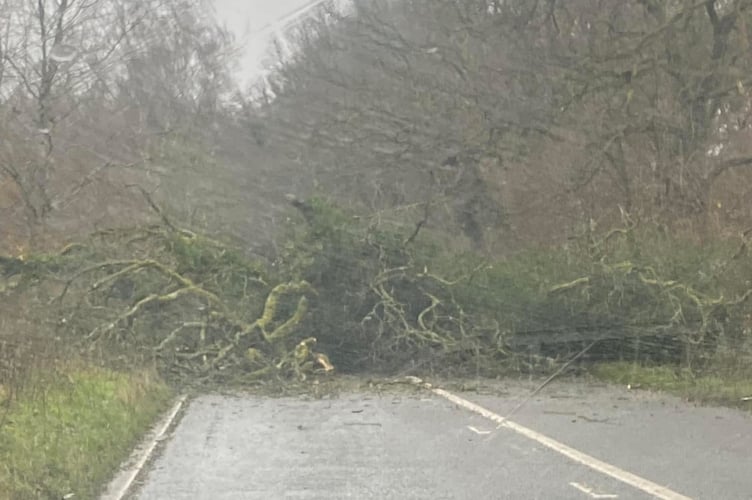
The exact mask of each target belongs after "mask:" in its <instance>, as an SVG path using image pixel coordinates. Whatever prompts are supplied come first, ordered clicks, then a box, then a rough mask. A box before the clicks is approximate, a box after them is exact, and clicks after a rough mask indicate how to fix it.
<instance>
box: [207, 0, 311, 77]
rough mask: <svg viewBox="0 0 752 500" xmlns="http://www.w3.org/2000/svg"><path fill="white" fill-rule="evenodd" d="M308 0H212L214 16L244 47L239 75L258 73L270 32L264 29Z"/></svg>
mask: <svg viewBox="0 0 752 500" xmlns="http://www.w3.org/2000/svg"><path fill="white" fill-rule="evenodd" d="M310 2H311V0H214V3H215V6H216V9H217V17H219V20H220V22H221V23H224V24H225V25H226V26H227V27H228V28H229V29H230V30H232V32H233V33H235V36H236V37H237V41H238V45H239V46H240V47H241V48H243V49H244V53H243V57H242V60H241V69H240V74H239V76H240V78H241V80H242V81H244V82H247V81H248V80H249V79H250V78H251V77H252V76H254V75H258V74H259V72H260V71H261V69H262V66H261V63H262V61H263V58H264V56H265V55H266V51H267V44H268V43H269V40H270V38H269V36H270V35H271V33H270V32H269V31H268V30H265V28H268V26H269V25H270V24H272V23H274V22H275V21H277V20H278V19H280V18H282V17H284V15H285V14H287V13H289V12H292V11H294V10H295V9H296V8H299V7H301V6H303V5H305V4H308V3H310Z"/></svg>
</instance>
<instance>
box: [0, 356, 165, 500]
mask: <svg viewBox="0 0 752 500" xmlns="http://www.w3.org/2000/svg"><path fill="white" fill-rule="evenodd" d="M0 397H2V396H0ZM169 399H170V391H169V389H168V388H167V387H166V386H165V385H164V384H163V383H162V382H161V381H159V379H158V378H157V377H156V376H155V375H154V374H153V373H151V372H149V371H140V372H133V373H118V372H114V371H110V370H104V369H98V368H82V367H75V368H66V369H62V370H55V371H54V372H49V373H37V374H35V375H34V380H33V381H32V383H30V384H27V385H26V389H25V390H24V391H23V392H21V393H19V394H17V395H16V397H15V398H14V399H13V400H12V401H10V400H9V401H5V402H3V404H2V407H1V408H0V412H1V413H0V464H1V465H0V498H13V499H19V500H23V499H41V498H63V497H64V496H65V495H68V494H74V495H75V496H74V497H73V498H76V499H85V498H96V496H97V494H98V493H99V489H100V488H101V487H102V484H104V483H105V482H106V481H107V480H108V479H109V477H110V476H111V474H112V473H113V471H114V470H115V469H116V468H117V466H118V465H119V464H120V462H121V461H122V460H123V459H124V458H125V457H126V456H127V455H128V453H130V451H131V449H132V447H133V445H134V444H135V442H136V441H137V440H138V439H139V438H140V437H141V435H142V434H143V432H144V431H145V430H146V429H147V428H148V427H149V426H150V425H151V424H152V422H153V421H154V420H155V418H156V417H157V415H158V414H159V413H160V412H161V411H162V410H163V409H165V408H166V406H167V404H168V402H169Z"/></svg>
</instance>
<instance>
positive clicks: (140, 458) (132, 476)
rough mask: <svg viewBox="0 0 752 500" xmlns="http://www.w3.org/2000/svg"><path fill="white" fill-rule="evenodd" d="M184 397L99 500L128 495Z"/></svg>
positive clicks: (117, 498)
mask: <svg viewBox="0 0 752 500" xmlns="http://www.w3.org/2000/svg"><path fill="white" fill-rule="evenodd" d="M186 397H187V396H181V397H180V398H178V400H177V401H176V402H175V404H174V405H173V406H172V408H171V409H170V411H169V412H168V413H167V415H165V417H164V418H163V419H162V420H161V421H160V422H159V423H158V424H157V426H156V429H155V430H154V431H152V432H151V433H150V434H149V437H148V441H147V442H146V443H144V444H143V445H141V446H139V447H138V448H136V450H135V451H134V456H131V459H130V460H129V462H130V463H133V465H131V466H129V467H128V468H127V469H125V470H124V471H122V472H121V473H120V474H118V476H117V477H116V478H115V479H114V480H113V482H111V483H110V485H109V487H108V488H107V491H106V492H105V493H104V495H102V497H101V499H100V500H122V499H123V498H124V497H125V495H126V494H128V491H129V490H130V489H131V487H132V486H133V482H134V481H135V480H136V477H137V476H138V475H139V473H140V472H141V471H142V470H143V468H144V466H145V465H146V462H148V461H149V458H150V457H151V454H152V453H154V449H155V448H156V447H157V444H159V442H160V441H162V440H163V439H164V438H165V437H166V434H167V430H168V429H169V428H170V426H171V425H172V422H173V421H174V420H175V417H177V415H178V412H179V411H180V408H181V407H182V406H183V403H184V402H185V399H186Z"/></svg>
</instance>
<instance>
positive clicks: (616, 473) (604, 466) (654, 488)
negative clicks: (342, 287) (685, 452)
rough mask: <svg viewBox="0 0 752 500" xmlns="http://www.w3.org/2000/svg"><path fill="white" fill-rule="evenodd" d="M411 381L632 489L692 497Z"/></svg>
mask: <svg viewBox="0 0 752 500" xmlns="http://www.w3.org/2000/svg"><path fill="white" fill-rule="evenodd" d="M418 380H419V379H418ZM412 382H413V383H420V385H422V386H423V387H425V388H426V389H428V390H430V391H432V392H433V393H434V394H436V395H438V396H441V397H443V398H446V399H448V400H449V401H451V402H452V403H454V404H456V405H458V406H460V407H462V408H465V409H466V410H470V411H472V412H474V413H477V414H479V415H481V416H483V417H485V418H487V419H489V420H491V421H493V422H496V423H497V424H499V427H505V428H507V429H509V430H512V431H514V432H516V433H517V434H520V435H522V436H525V437H526V438H529V439H532V440H533V441H536V442H538V443H540V444H542V445H543V446H545V447H547V448H549V449H551V450H554V451H555V452H557V453H560V454H561V455H564V456H565V457H567V458H569V459H571V460H574V461H575V462H577V463H580V464H582V465H584V466H586V467H589V468H591V469H593V470H595V471H597V472H600V473H601V474H604V475H606V476H609V477H612V478H614V479H616V480H618V481H621V482H622V483H625V484H628V485H630V486H632V487H633V488H636V489H638V490H641V491H644V492H645V493H647V494H649V495H652V496H654V497H655V498H659V499H661V500H691V499H690V497H687V496H684V495H682V494H681V493H677V492H676V491H673V490H671V489H669V488H666V487H665V486H661V485H659V484H656V483H654V482H652V481H650V480H648V479H645V478H643V477H640V476H638V475H636V474H632V473H631V472H628V471H625V470H623V469H620V468H619V467H616V466H615V465H611V464H609V463H607V462H604V461H602V460H598V459H597V458H595V457H592V456H590V455H588V454H587V453H583V452H581V451H579V450H576V449H574V448H572V447H570V446H567V445H565V444H564V443H560V442H559V441H556V440H555V439H552V438H550V437H548V436H546V435H543V434H541V433H540V432H537V431H534V430H532V429H528V428H527V427H525V426H523V425H520V424H518V423H516V422H513V421H511V420H508V419H506V418H504V417H502V416H501V415H497V414H496V413H494V412H492V411H490V410H487V409H486V408H483V407H482V406H480V405H477V404H475V403H473V402H471V401H468V400H466V399H463V398H461V397H459V396H457V395H455V394H452V393H451V392H449V391H445V390H444V389H439V388H435V387H433V386H431V384H425V383H423V382H422V381H420V382H417V381H412Z"/></svg>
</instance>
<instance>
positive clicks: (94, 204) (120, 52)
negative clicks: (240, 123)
mask: <svg viewBox="0 0 752 500" xmlns="http://www.w3.org/2000/svg"><path fill="white" fill-rule="evenodd" d="M5 3H6V6H5V7H4V8H3V11H4V12H8V13H9V16H8V19H9V22H8V24H7V26H6V32H5V33H4V37H3V44H2V56H3V57H2V61H3V65H2V67H3V68H4V71H3V72H2V73H0V74H2V75H3V78H4V79H3V80H2V82H1V84H0V99H1V100H0V108H2V111H3V113H4V116H5V117H7V118H8V119H7V120H4V121H3V124H2V128H3V131H2V132H3V137H4V138H5V143H4V144H3V147H1V148H0V182H2V183H4V184H5V185H8V184H10V185H11V186H12V188H13V189H12V190H13V191H14V195H15V198H14V199H16V200H17V203H14V202H11V203H9V205H10V206H8V207H7V212H6V213H7V214H8V215H13V214H14V213H15V214H16V216H15V217H14V220H16V221H17V220H18V218H19V217H18V216H19V215H20V213H22V214H23V217H22V218H23V220H24V221H25V225H26V227H27V231H28V234H29V236H30V237H31V239H32V240H39V238H40V236H41V235H42V234H44V233H45V232H46V231H47V230H48V229H49V227H50V226H55V229H56V230H57V232H58V233H59V232H60V231H61V230H62V231H63V232H67V231H70V230H71V229H72V228H78V227H81V226H87V227H91V225H92V224H96V223H98V222H99V223H103V222H106V223H111V222H112V221H114V220H121V221H126V220H129V219H130V218H132V216H134V215H135V213H137V212H138V209H135V208H132V207H131V208H129V206H130V205H133V203H132V202H130V203H129V202H128V201H127V200H128V199H132V198H133V194H132V193H131V194H128V193H126V192H124V191H123V189H122V188H123V186H125V185H128V184H133V183H146V184H154V181H153V180H152V181H149V180H148V177H149V175H148V174H149V168H147V167H150V166H151V156H152V154H153V152H154V149H153V148H154V147H155V144H163V143H164V140H165V139H164V137H165V132H166V131H167V130H168V129H169V127H170V126H171V124H175V123H181V124H186V123H188V122H190V123H196V120H195V119H192V120H189V119H188V118H190V117H192V116H195V115H200V116H202V117H209V116H210V114H211V113H212V112H214V113H216V112H218V110H219V108H220V107H221V102H220V101H221V98H222V92H223V91H226V86H227V83H228V82H227V80H226V78H225V77H226V74H227V71H228V70H227V67H226V63H227V61H228V60H227V59H226V58H222V57H218V56H220V55H221V54H224V53H228V54H229V48H228V47H229V44H230V43H231V40H230V39H229V37H227V36H226V34H225V33H224V32H223V31H222V30H221V29H219V28H218V27H217V25H216V22H215V21H214V19H213V17H212V14H211V10H208V8H207V4H205V2H203V1H202V0H195V1H187V0H186V1H181V2H172V1H163V0H147V1H143V2H130V1H125V0H87V1H83V0H60V1H57V0H38V1H34V2H28V1H25V0H6V2H5ZM9 198H11V197H9ZM19 208H22V210H21V212H19ZM66 210H67V211H66ZM134 210H135V212H134ZM63 214H65V216H62V215H63ZM51 218H54V220H52V219H51ZM107 221H109V222H107Z"/></svg>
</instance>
